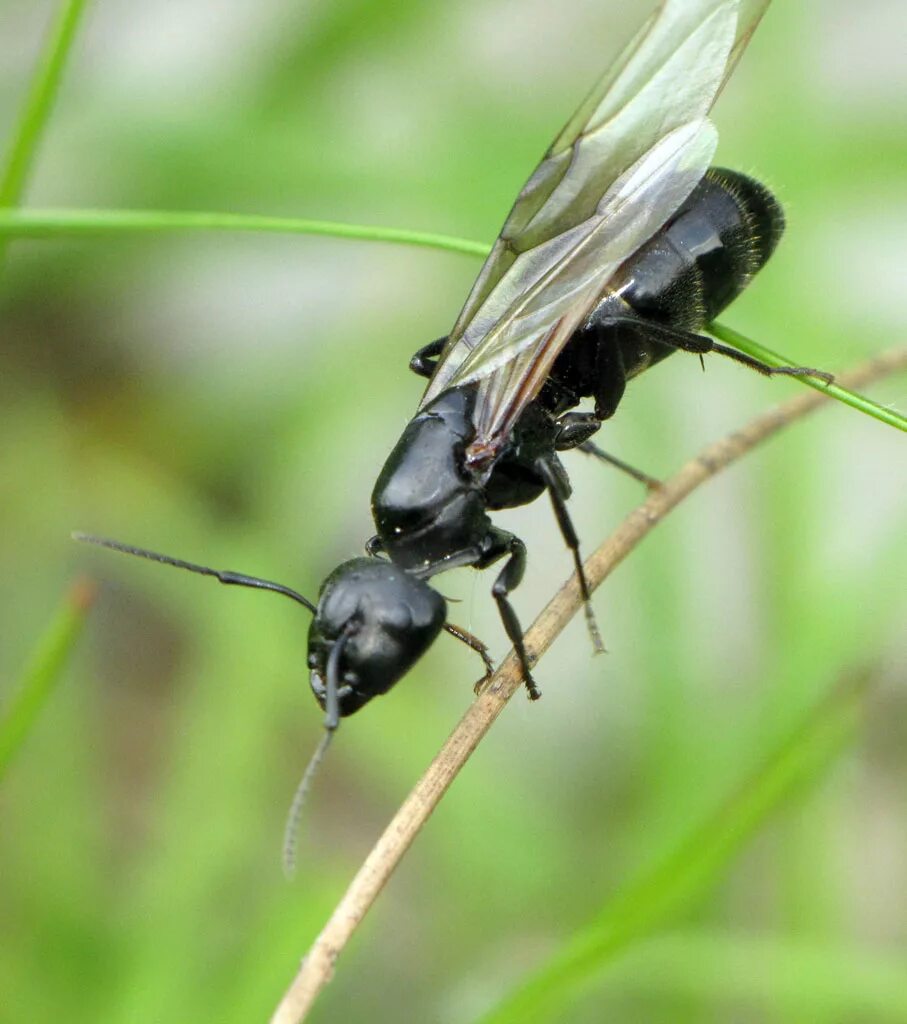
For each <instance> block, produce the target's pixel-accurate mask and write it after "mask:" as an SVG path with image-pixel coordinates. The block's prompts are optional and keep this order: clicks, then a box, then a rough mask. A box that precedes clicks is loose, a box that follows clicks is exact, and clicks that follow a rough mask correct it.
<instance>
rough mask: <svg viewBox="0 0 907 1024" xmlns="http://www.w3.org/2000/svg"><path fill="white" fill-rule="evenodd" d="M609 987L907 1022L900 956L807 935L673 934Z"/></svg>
mask: <svg viewBox="0 0 907 1024" xmlns="http://www.w3.org/2000/svg"><path fill="white" fill-rule="evenodd" d="M607 989H608V991H609V992H614V993H644V994H645V995H648V996H651V995H652V994H653V992H657V993H659V994H667V995H669V996H673V997H675V998H676V997H677V996H683V997H686V998H704V999H706V1000H708V1001H709V1003H711V1004H715V1003H716V1002H717V1001H721V1002H722V1003H724V1004H729V1005H733V1006H735V1007H737V1006H740V1005H741V1004H743V1005H753V1004H755V1005H757V1006H759V1007H762V1006H768V1007H776V1006H779V1005H782V1006H784V1007H786V1008H789V1011H791V1010H792V1011H793V1012H794V1013H795V1014H796V1015H797V1016H800V1017H801V1019H808V1020H810V1021H812V1022H817V1021H820V1020H829V1021H841V1020H844V1019H847V1020H851V1019H853V1020H873V1021H881V1020H894V1021H902V1020H904V1019H905V1017H907V968H905V966H904V963H903V959H902V958H901V957H900V956H898V955H891V956H885V955H883V954H881V953H880V952H879V951H873V952H869V953H868V952H867V951H865V950H861V949H859V948H853V947H850V946H847V945H843V944H838V943H834V942H828V941H817V940H814V939H809V938H796V939H790V938H786V937H780V936H765V935H745V934H741V933H739V932H733V931H720V930H712V929H696V930H684V931H678V932H672V933H671V934H669V935H663V936H658V937H657V938H653V939H651V940H650V941H648V942H646V943H644V944H643V945H641V946H640V947H639V948H638V949H636V950H634V951H633V953H631V954H629V955H628V956H627V957H626V960H624V961H623V962H621V964H620V966H619V967H616V968H615V970H614V971H613V972H612V973H611V974H610V975H609V977H608V981H607Z"/></svg>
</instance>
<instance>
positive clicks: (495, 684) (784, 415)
mask: <svg viewBox="0 0 907 1024" xmlns="http://www.w3.org/2000/svg"><path fill="white" fill-rule="evenodd" d="M904 367H907V348H900V349H893V350H891V351H889V352H886V353H883V354H882V355H880V356H877V357H876V358H874V359H871V360H869V361H868V362H866V363H863V364H861V365H860V366H858V367H856V368H854V369H853V370H851V371H850V372H848V373H845V374H842V375H841V376H840V377H839V378H838V383H840V384H843V385H844V386H846V387H849V388H859V387H863V386H865V385H866V384H869V383H871V382H872V381H874V380H877V379H878V378H880V377H883V376H885V375H887V374H889V373H893V372H894V371H896V370H898V369H902V368H904ZM827 402H828V399H826V398H825V396H824V395H822V394H821V392H815V391H811V392H807V393H804V394H801V395H798V396H797V397H796V398H793V399H791V400H790V401H787V402H784V403H783V404H781V405H778V406H776V407H775V408H774V409H770V410H769V411H768V412H766V413H763V414H762V415H760V416H757V417H756V418H755V419H754V420H753V421H752V422H751V423H750V424H749V425H748V426H746V427H743V428H742V429H741V430H738V431H735V432H734V433H732V434H730V435H729V436H728V437H726V438H724V439H722V440H721V441H718V442H717V443H715V444H712V445H710V446H709V447H708V448H706V449H705V450H704V451H703V452H702V453H701V454H699V455H698V456H697V457H696V458H694V459H693V460H691V461H690V462H688V463H687V464H686V465H685V466H683V467H682V468H681V469H680V471H679V472H678V473H677V474H676V475H675V476H673V477H671V478H670V479H669V480H667V481H666V482H665V483H664V484H663V485H662V486H661V487H659V488H658V489H657V490H655V491H653V492H652V493H651V494H650V495H649V497H648V498H647V499H646V501H644V502H643V504H642V505H640V506H639V507H638V508H636V509H634V511H633V512H631V513H630V515H629V516H627V518H626V519H625V520H624V522H623V523H622V524H621V525H620V526H619V527H618V529H617V530H616V531H615V532H614V533H613V534H612V535H611V536H610V537H609V538H608V539H607V540H606V541H605V542H604V543H603V544H602V545H601V546H600V547H599V548H598V549H597V550H596V551H595V552H594V553H593V554H592V556H591V557H590V558H589V560H588V561H587V562H586V575H587V577H588V580H589V584H590V586H591V587H592V588H593V589H594V588H595V587H597V586H599V584H600V583H601V582H602V581H603V580H604V579H605V577H606V576H608V575H609V574H610V573H611V571H612V570H613V569H614V568H615V567H616V566H617V565H619V564H620V562H622V561H623V560H624V558H626V556H627V555H628V554H629V553H630V552H631V551H632V550H633V549H634V548H635V547H636V546H637V545H638V544H639V542H640V541H641V540H642V539H643V538H644V537H645V536H646V535H647V534H648V533H649V531H650V530H651V529H652V528H653V527H654V526H655V525H656V524H657V523H658V522H659V521H660V520H661V519H662V518H663V517H664V516H665V515H666V514H667V513H668V512H670V511H671V509H673V508H674V507H675V506H676V505H678V504H679V503H680V502H681V501H682V500H683V499H684V498H685V497H686V496H687V495H688V494H689V493H690V492H691V491H693V490H694V489H695V488H696V487H698V486H699V485H700V484H702V483H704V482H705V481H706V480H708V479H709V478H710V477H713V476H714V475H715V474H716V473H718V472H720V471H721V470H722V469H724V468H725V467H726V466H729V465H730V464H731V463H732V462H734V461H735V460H737V459H739V458H740V457H741V456H742V455H745V454H746V453H747V452H748V451H750V450H751V449H752V448H754V447H755V446H756V445H757V444H759V443H760V442H761V441H764V440H765V439H766V438H768V437H771V435H772V434H775V433H776V432H777V431H779V430H781V429H782V428H784V427H786V426H788V425H789V424H791V423H793V422H794V421H795V420H797V419H799V418H800V417H801V416H805V415H806V414H807V413H809V412H812V411H813V410H814V409H816V408H818V407H820V406H821V405H824V404H827ZM581 604H582V599H581V595H580V591H579V587H578V585H577V583H576V578H575V577H571V578H570V579H569V580H568V581H567V583H565V584H564V586H563V587H561V589H560V590H559V591H558V593H557V594H556V595H555V596H554V598H553V599H552V600H551V601H550V602H549V604H548V605H547V606H546V607H545V609H544V610H543V611H542V613H541V615H539V617H538V618H537V619H536V620H535V622H534V623H533V624H532V627H531V628H530V629H529V630H528V631H527V633H526V648H527V650H528V651H529V653H530V657H532V658H538V657H540V656H541V655H542V654H544V652H545V651H546V650H547V649H548V648H549V647H550V646H551V644H552V643H553V641H554V640H555V638H556V637H557V636H558V634H559V633H560V632H561V631H562V630H563V628H564V627H565V626H566V624H567V623H568V622H569V620H570V619H571V618H572V617H573V616H574V615H575V614H576V612H577V611H578V610H579V608H580V606H581ZM521 685H522V680H521V677H520V670H519V665H518V663H517V661H516V658H515V657H514V655H513V653H511V654H510V655H509V656H508V657H507V658H506V659H505V661H504V662H503V663H502V664H501V666H500V668H499V669H498V670H497V672H495V674H494V676H493V677H492V679H491V681H490V682H489V684H488V686H487V688H486V689H485V690H484V692H483V693H482V694H481V695H480V696H479V697H477V698H476V700H475V701H474V703H473V704H472V705H471V707H470V708H469V710H468V711H467V712H466V714H465V715H464V716H463V718H462V720H461V721H460V723H459V725H457V727H456V728H455V729H454V731H453V733H451V735H450V738H449V739H448V740H447V742H446V743H445V744H444V746H443V747H442V748H441V750H440V752H439V753H438V755H437V757H435V759H434V761H432V763H431V765H430V766H429V768H428V770H427V771H426V772H425V774H424V775H423V776H422V778H421V779H420V780H419V782H418V783H417V784H416V786H415V788H414V789H413V791H412V792H411V793H410V795H409V796H408V797H407V798H406V800H405V801H404V802H403V804H402V806H401V807H400V809H399V810H398V811H397V813H396V814H395V815H394V817H393V819H392V820H391V822H390V824H389V825H388V826H387V828H386V829H385V831H384V834H383V835H382V836H381V838H380V839H379V840H378V842H377V843H376V844H375V846H374V847H373V849H372V851H371V852H370V853H369V855H368V856H367V857H366V859H365V862H364V863H363V865H362V867H361V868H360V869H359V871H358V872H357V874H356V877H355V878H354V879H353V881H352V883H351V884H350V887H349V888H348V889H347V891H346V894H345V895H344V896H343V898H342V899H341V901H340V903H338V905H337V907H336V909H335V910H334V912H333V914H331V916H330V918H329V919H328V922H327V924H326V925H325V926H324V928H323V930H322V932H321V934H320V935H319V936H318V938H317V939H316V940H315V942H314V943H313V945H312V948H311V949H310V950H309V952H308V954H307V955H306V957H305V959H304V960H303V961H302V964H301V966H300V968H299V972H298V973H297V975H296V977H295V978H294V979H293V982H292V984H291V985H290V987H289V989H288V990H287V992H286V994H285V995H284V997H283V999H282V1000H281V1001H280V1004H279V1005H278V1007H277V1009H276V1010H275V1012H274V1015H273V1017H272V1018H271V1024H299V1022H301V1021H303V1020H304V1019H305V1018H306V1016H307V1014H308V1012H309V1010H310V1009H311V1007H312V1004H313V1003H314V1001H315V999H316V997H317V996H318V993H319V992H320V991H321V990H322V988H324V986H325V985H326V984H327V983H328V982H329V981H330V979H331V976H332V975H333V972H334V964H335V962H336V960H337V957H338V956H339V955H340V953H341V951H342V950H343V947H344V946H345V945H346V943H347V942H348V941H349V939H350V937H351V936H352V934H353V932H354V931H355V930H356V928H357V927H358V926H359V923H360V922H361V921H362V919H363V918H364V917H365V915H366V913H367V912H368V910H369V908H370V907H371V905H372V904H373V903H374V902H375V899H376V898H377V896H378V894H379V893H380V892H381V890H382V888H383V887H384V884H385V882H387V880H388V879H389V878H390V876H391V874H392V873H393V871H394V869H395V868H396V866H397V864H398V863H399V862H400V859H401V858H402V857H403V855H404V854H405V853H406V851H407V850H408V849H409V847H410V844H411V843H412V841H413V839H415V837H416V834H417V833H418V831H419V829H420V828H422V826H423V825H424V824H425V822H426V820H427V819H428V817H429V815H430V814H431V812H432V811H433V810H434V809H435V807H436V806H437V804H438V802H439V801H440V799H441V797H442V796H443V795H444V793H445V792H446V791H447V788H448V786H450V784H451V782H453V780H454V778H455V777H456V775H457V773H458V772H459V771H460V769H461V768H462V767H463V765H464V764H465V763H466V761H467V759H468V758H469V756H470V754H472V752H473V750H475V748H476V746H477V745H478V743H479V741H480V740H481V739H482V737H483V736H484V735H485V733H486V732H488V730H489V728H490V727H491V725H492V723H493V722H494V720H495V719H496V718H497V717H498V715H499V714H500V713H501V711H502V710H503V709H504V705H505V704H506V703H507V701H508V700H509V699H510V698H511V697H512V696H513V694H514V693H515V692H516V691H517V690H518V689H519V688H520V687H521Z"/></svg>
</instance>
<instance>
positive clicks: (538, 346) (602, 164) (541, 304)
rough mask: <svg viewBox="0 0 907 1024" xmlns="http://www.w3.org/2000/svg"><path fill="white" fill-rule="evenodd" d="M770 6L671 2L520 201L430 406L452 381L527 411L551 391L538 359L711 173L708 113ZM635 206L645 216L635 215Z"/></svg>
mask: <svg viewBox="0 0 907 1024" xmlns="http://www.w3.org/2000/svg"><path fill="white" fill-rule="evenodd" d="M767 5H768V0H740V2H738V0H665V2H664V3H663V4H662V5H661V7H659V9H658V10H657V11H656V12H655V14H654V15H653V16H652V17H651V18H650V19H649V21H648V22H647V23H646V25H645V26H644V27H643V29H642V30H641V31H640V32H639V33H638V34H637V36H636V38H635V39H634V40H633V41H632V42H631V44H630V46H629V47H628V48H627V49H626V50H625V51H624V53H623V54H622V55H621V57H620V58H619V59H618V61H617V62H616V63H615V64H614V66H613V67H612V68H611V69H610V70H609V71H608V73H607V74H606V75H605V77H604V78H603V79H601V81H599V82H598V84H597V85H596V87H595V89H593V91H592V93H591V94H590V95H589V96H588V97H587V99H586V100H585V101H584V103H583V104H582V105H581V106H580V108H579V110H578V111H577V112H576V114H575V115H574V116H573V117H572V118H571V120H570V121H569V122H568V123H567V125H566V127H565V128H564V129H563V130H562V131H561V133H560V134H559V135H558V137H557V138H556V139H555V141H554V143H553V144H552V145H551V147H550V149H549V150H548V152H547V154H546V155H545V158H544V159H543V160H542V163H541V164H540V165H539V166H538V168H537V169H536V170H535V172H534V173H533V174H532V176H531V177H530V179H529V181H528V182H527V183H526V185H525V187H524V188H523V190H522V191H521V192H520V194H519V196H518V197H517V200H516V202H515V204H514V206H513V209H512V210H511V212H510V214H509V216H508V218H507V221H506V222H505V224H504V227H503V229H502V231H501V234H500V236H499V237H498V239H497V241H496V242H495V244H494V247H493V249H492V252H491V253H490V255H489V257H488V259H487V260H486V262H485V264H484V266H483V267H482V270H481V272H480V273H479V276H478V279H477V280H476V283H475V285H474V286H473V289H472V291H471V292H470V295H469V297H468V299H467V301H466V304H465V306H464V307H463V310H462V312H461V313H460V315H459V317H458V318H457V322H456V324H455V325H454V328H453V330H452V332H451V334H450V337H449V339H448V342H447V345H446V347H445V349H444V352H443V353H442V356H441V359H440V360H439V364H438V368H437V370H436V371H435V374H434V375H433V377H432V380H431V382H430V383H429V386H428V389H427V391H426V393H425V396H424V398H423V405H424V404H425V403H426V402H429V401H431V400H432V399H433V398H434V397H435V396H436V395H438V394H439V393H440V392H441V391H443V390H444V389H445V388H447V387H450V386H452V385H453V384H456V383H465V382H466V381H468V380H477V379H479V378H485V377H488V376H489V375H492V374H500V375H502V381H501V382H499V384H498V386H496V387H493V388H492V387H489V388H485V389H484V390H485V391H486V392H487V394H486V395H485V396H484V401H486V402H489V401H491V402H493V401H496V400H498V399H499V398H500V396H501V395H503V394H505V393H512V392H514V391H515V390H518V391H519V392H520V393H521V395H522V397H523V401H524V402H525V401H528V400H529V398H531V397H532V393H531V389H528V390H527V387H526V386H525V385H526V384H527V382H528V379H529V377H532V379H533V381H535V382H536V383H537V384H538V386H541V381H543V380H544V376H542V377H541V379H540V380H536V378H538V374H537V373H535V372H534V368H537V361H538V359H539V358H540V357H541V356H542V354H547V355H549V356H550V358H548V359H547V360H546V361H547V364H548V365H549V366H550V362H551V361H552V360H553V355H556V354H557V351H554V353H553V355H552V354H551V353H550V352H549V348H550V347H551V346H554V345H558V346H560V347H562V346H563V344H565V343H566V341H567V339H568V338H569V336H570V333H572V331H571V330H569V329H568V328H569V327H570V325H571V324H572V325H573V327H575V326H577V325H578V324H579V323H580V322H581V321H582V317H583V315H584V313H585V312H587V311H588V303H589V302H591V301H592V300H593V299H594V297H595V295H596V294H599V293H601V291H602V290H603V288H604V287H605V285H606V282H607V277H608V276H609V275H610V274H611V273H613V270H614V269H615V268H616V266H618V265H619V264H620V263H621V262H622V261H623V260H624V259H626V258H627V257H629V256H630V255H632V253H633V252H634V251H635V249H636V248H638V247H639V246H640V245H642V244H643V243H644V242H645V241H646V240H647V239H648V238H649V237H651V235H652V234H654V233H655V232H656V231H657V230H658V228H659V227H661V225H662V224H663V223H664V222H665V221H666V220H667V219H668V218H669V217H670V216H671V214H672V213H673V212H674V211H675V210H676V208H677V207H678V206H679V205H680V204H681V203H682V202H683V200H684V199H685V198H686V196H687V195H688V194H689V192H690V191H692V189H693V188H694V187H695V185H696V182H697V181H698V178H697V177H695V175H696V173H697V171H698V174H699V177H701V175H702V174H703V173H704V172H705V169H706V167H707V166H708V160H709V159H710V158H711V152H712V150H713V149H714V131H713V130H712V129H711V127H710V126H709V125H708V123H707V122H706V120H705V116H706V114H707V113H708V110H709V109H710V107H711V105H712V103H713V102H714V100H715V97H716V96H717V95H718V93H719V91H720V90H721V87H722V85H723V84H724V82H725V81H726V80H727V77H728V75H729V74H730V72H731V70H732V68H733V65H734V64H735V63H736V60H737V59H738V57H739V55H740V53H741V51H742V50H743V47H744V46H745V45H746V42H747V41H748V39H749V36H750V35H751V34H752V31H753V30H754V28H755V26H756V24H757V23H758V21H759V18H760V17H761V16H762V14H763V12H764V10H765V8H766V7H767ZM709 147H711V148H709ZM707 151H708V157H707V158H705V154H706V152H707ZM703 159H706V162H705V163H704V164H703V163H702V161H703ZM659 187H664V188H665V189H666V192H665V196H664V197H663V198H662V197H659V196H657V195H656V192H657V189H658V188H659ZM637 202H640V203H644V208H643V209H641V210H635V209H633V206H634V204H635V203H637ZM596 265H597V268H598V269H597V270H594V269H593V268H594V267H595V266H596ZM558 350H559V349H558ZM528 353H535V357H536V358H535V360H532V359H529V358H528V357H527V354H528ZM518 358H519V367H518V366H517V363H516V360H517V359H518ZM508 364H512V365H508ZM505 367H507V372H506V374H505V373H504V368H505ZM518 368H519V369H520V372H519V373H517V372H516V371H517V369H518ZM504 377H506V379H507V381H508V382H509V386H508V387H507V388H502V387H501V386H500V385H501V384H502V383H503V378H504ZM535 390H537V387H536V389H535ZM494 395H497V396H498V399H495V398H494V397H493V396H494ZM497 419H499V417H496V416H489V417H488V420H489V422H490V421H491V420H497Z"/></svg>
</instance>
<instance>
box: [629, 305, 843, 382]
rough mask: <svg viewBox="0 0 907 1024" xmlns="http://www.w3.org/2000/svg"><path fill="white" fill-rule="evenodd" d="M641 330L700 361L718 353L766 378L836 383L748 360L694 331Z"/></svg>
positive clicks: (820, 374) (647, 324)
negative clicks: (706, 355)
mask: <svg viewBox="0 0 907 1024" xmlns="http://www.w3.org/2000/svg"><path fill="white" fill-rule="evenodd" d="M637 329H639V330H642V331H644V333H645V334H646V335H647V336H648V337H649V338H652V339H653V340H654V341H659V342H661V343H662V344H664V345H670V346H671V347H672V348H677V349H680V350H681V351H683V352H693V353H695V354H696V355H698V356H700V357H701V356H702V355H703V354H704V353H708V352H717V353H718V355H721V356H727V358H728V359H733V360H734V362H737V363H741V364H742V365H743V366H748V367H749V368H750V369H751V370H755V371H756V372H757V373H761V374H762V375H763V376H765V377H777V376H787V377H815V378H817V379H818V380H822V381H825V383H826V384H831V383H833V382H834V379H835V378H834V375H833V374H831V373H826V372H825V371H824V370H816V369H814V368H813V367H811V366H769V365H768V363H763V362H762V360H761V359H755V358H754V357H753V356H748V355H747V354H746V353H745V352H740V351H738V350H737V349H736V348H731V347H730V346H729V345H722V344H721V343H720V342H717V341H714V340H713V339H712V338H707V337H706V336H705V335H702V334H696V333H695V332H693V331H684V330H681V329H679V328H675V327H667V326H665V325H664V324H656V323H653V322H651V321H643V322H642V324H637Z"/></svg>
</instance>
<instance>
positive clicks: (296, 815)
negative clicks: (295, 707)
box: [283, 627, 351, 879]
mask: <svg viewBox="0 0 907 1024" xmlns="http://www.w3.org/2000/svg"><path fill="white" fill-rule="evenodd" d="M350 633H351V630H350V629H349V627H348V628H347V629H346V631H344V632H343V633H341V634H340V636H339V637H338V638H337V640H336V641H335V642H334V645H333V647H331V653H330V654H329V655H328V664H327V683H326V686H325V696H324V735H323V736H322V737H321V740H320V742H319V743H318V746H317V747H316V748H315V753H314V754H312V758H311V760H310V761H309V763H308V765H306V770H305V771H304V772H303V775H302V779H301V780H300V782H299V785H298V786H297V787H296V792H295V793H294V794H293V800H292V802H291V804H290V810H289V811H288V812H287V823H286V825H285V827H284V831H283V873H284V874H285V875H286V877H287V878H288V879H291V878H293V876H294V875H295V874H296V849H297V840H298V837H299V822H300V819H301V818H302V809H303V807H304V806H305V802H306V800H307V799H308V795H309V790H310V789H311V788H312V779H314V778H315V773H316V772H317V771H318V768H319V767H320V765H321V762H322V761H323V760H324V755H325V754H326V753H327V750H328V747H329V746H330V745H331V740H332V739H333V738H334V733H335V732H336V731H337V727H338V726H339V725H340V698H339V694H338V690H339V686H338V680H337V677H338V675H339V668H340V657H341V655H342V654H343V648H344V646H345V645H346V642H347V640H348V639H349V637H350Z"/></svg>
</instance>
